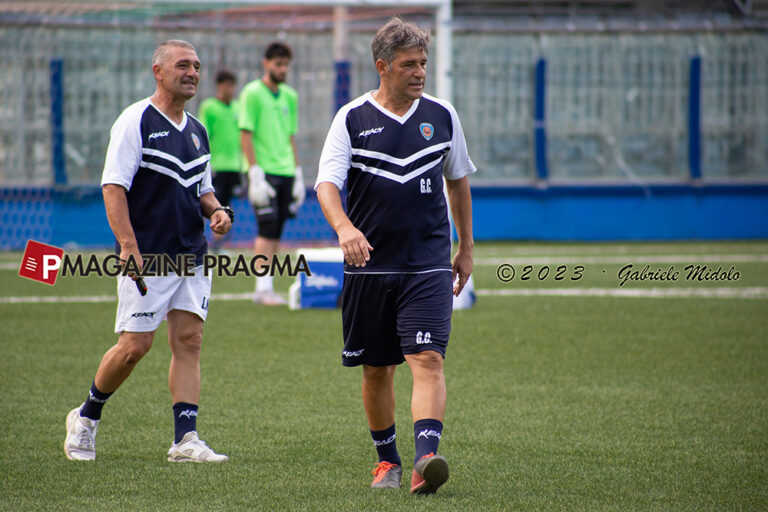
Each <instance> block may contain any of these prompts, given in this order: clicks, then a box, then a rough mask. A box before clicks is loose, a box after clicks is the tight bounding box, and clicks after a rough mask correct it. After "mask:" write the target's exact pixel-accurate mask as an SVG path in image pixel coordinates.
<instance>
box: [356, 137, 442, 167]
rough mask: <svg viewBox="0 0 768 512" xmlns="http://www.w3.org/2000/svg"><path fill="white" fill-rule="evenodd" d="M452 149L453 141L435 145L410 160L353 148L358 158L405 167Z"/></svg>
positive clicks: (415, 154)
mask: <svg viewBox="0 0 768 512" xmlns="http://www.w3.org/2000/svg"><path fill="white" fill-rule="evenodd" d="M450 147H451V141H448V142H442V143H440V144H435V145H434V146H429V147H428V148H424V149H422V150H421V151H417V152H416V153H414V154H412V155H411V156H409V157H408V158H395V157H394V156H391V155H388V154H386V153H379V152H378V151H368V150H367V149H357V148H352V154H353V155H357V156H364V157H367V158H375V159H376V160H383V161H385V162H389V163H391V164H395V165H400V166H403V167H405V166H406V165H408V164H410V163H413V162H415V161H416V160H418V159H419V158H421V157H423V156H426V155H428V154H430V153H435V152H436V151H440V150H441V149H443V148H450ZM356 167H357V166H356Z"/></svg>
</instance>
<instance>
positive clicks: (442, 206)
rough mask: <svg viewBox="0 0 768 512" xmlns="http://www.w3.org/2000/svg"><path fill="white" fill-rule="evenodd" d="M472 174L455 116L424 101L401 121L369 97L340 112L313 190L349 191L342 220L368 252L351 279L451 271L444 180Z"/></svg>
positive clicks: (445, 105)
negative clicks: (368, 246) (366, 275)
mask: <svg viewBox="0 0 768 512" xmlns="http://www.w3.org/2000/svg"><path fill="white" fill-rule="evenodd" d="M475 171H476V168H475V165H474V164H473V163H472V160H471V159H470V158H469V154H468V153H467V144H466V141H465V139H464V132H463V131H462V129H461V122H460V121H459V117H458V115H457V114H456V110H455V109H454V108H453V106H452V105H451V104H450V103H448V102H447V101H443V100H440V99H437V98H434V97H432V96H429V95H427V94H424V95H422V97H421V98H420V99H418V100H416V101H414V102H413V105H412V106H411V108H410V109H409V110H408V112H406V113H405V114H404V115H403V116H398V115H395V114H393V113H392V112H390V111H389V110H387V109H385V108H384V107H383V106H381V105H380V104H379V103H378V102H376V100H374V99H373V96H372V95H371V93H367V94H364V95H363V96H361V97H359V98H357V99H355V100H353V101H352V102H350V103H349V104H347V105H345V106H344V107H342V108H341V109H340V110H339V112H338V113H337V114H336V117H335V118H334V120H333V123H332V124H331V128H330V131H329V132H328V136H327V138H326V140H325V146H324V147H323V152H322V155H321V157H320V167H319V171H318V176H317V182H316V184H315V188H317V186H318V185H319V184H320V183H323V182H329V183H333V184H334V185H336V187H337V188H338V189H339V190H342V189H343V187H344V184H345V183H346V186H347V215H348V216H349V218H350V220H351V221H352V224H354V226H355V227H356V228H357V229H359V230H360V231H361V232H362V233H363V234H364V235H365V237H366V238H367V239H368V241H369V242H370V244H371V245H372V246H373V251H372V252H371V259H370V261H369V262H368V263H367V264H366V266H365V267H354V266H350V265H347V266H345V271H346V272H353V273H403V272H406V273H411V272H412V273H417V272H429V271H435V270H450V269H451V262H450V252H451V241H450V225H449V221H448V209H447V204H446V200H445V195H444V193H443V176H444V177H445V178H446V179H449V180H457V179H460V178H463V177H464V176H467V175H468V174H471V173H473V172H475Z"/></svg>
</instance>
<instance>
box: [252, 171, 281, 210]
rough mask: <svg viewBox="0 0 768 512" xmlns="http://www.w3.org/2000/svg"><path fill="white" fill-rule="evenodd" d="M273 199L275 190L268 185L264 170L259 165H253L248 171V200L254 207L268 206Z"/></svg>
mask: <svg viewBox="0 0 768 512" xmlns="http://www.w3.org/2000/svg"><path fill="white" fill-rule="evenodd" d="M273 197H275V189H273V188H272V185H270V184H269V183H267V180H266V178H265V177H264V170H263V169H262V168H261V167H259V166H258V165H252V166H251V168H250V170H249V171H248V200H249V201H250V202H251V204H252V205H254V206H267V205H268V204H269V200H270V199H271V198H273Z"/></svg>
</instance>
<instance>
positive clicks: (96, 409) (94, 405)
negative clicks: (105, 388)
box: [80, 381, 112, 420]
mask: <svg viewBox="0 0 768 512" xmlns="http://www.w3.org/2000/svg"><path fill="white" fill-rule="evenodd" d="M110 396H112V393H102V392H101V391H99V389H98V388H97V387H96V382H95V381H94V382H93V384H91V391H90V392H89V393H88V399H87V400H86V401H85V404H84V405H83V408H82V409H80V416H84V417H86V418H90V419H92V420H100V419H101V409H102V408H103V407H104V404H105V403H107V398H109V397H110Z"/></svg>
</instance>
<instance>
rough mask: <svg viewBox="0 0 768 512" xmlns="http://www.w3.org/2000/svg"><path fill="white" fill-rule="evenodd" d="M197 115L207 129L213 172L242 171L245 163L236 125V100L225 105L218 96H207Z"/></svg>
mask: <svg viewBox="0 0 768 512" xmlns="http://www.w3.org/2000/svg"><path fill="white" fill-rule="evenodd" d="M198 117H199V118H200V122H202V123H203V125H205V129H206V130H207V131H208V141H209V143H210V147H211V168H212V169H213V170H214V171H215V172H242V171H243V170H244V167H245V165H244V163H243V153H242V151H241V149H240V130H239V129H238V127H237V122H238V117H239V112H238V105H237V100H232V101H231V102H230V103H229V105H227V104H226V103H224V102H223V101H221V100H220V99H218V98H208V99H206V100H204V101H203V102H202V103H201V104H200V112H199V113H198Z"/></svg>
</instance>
